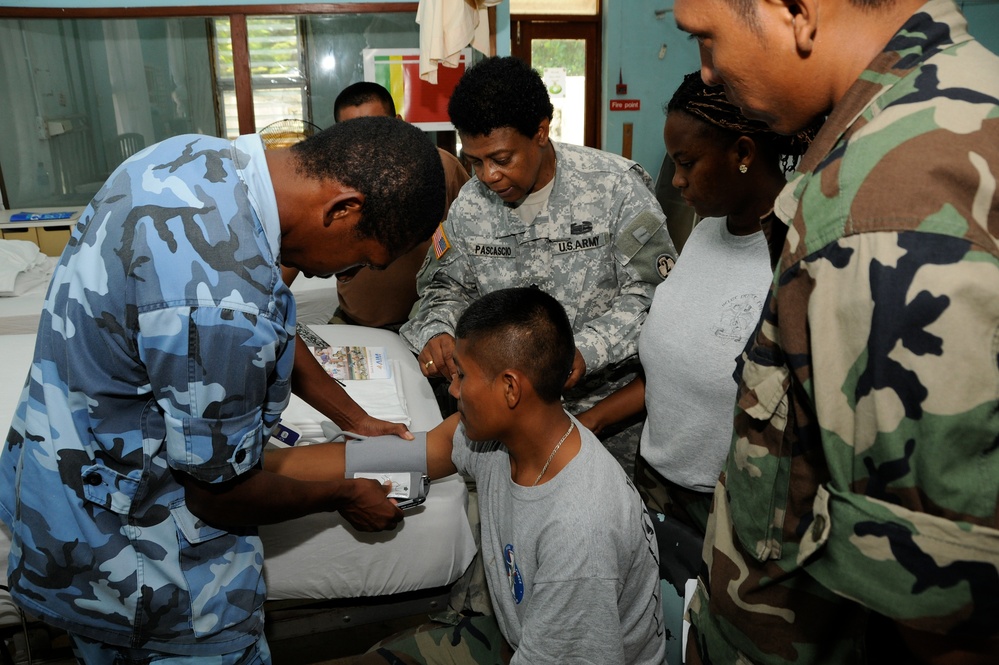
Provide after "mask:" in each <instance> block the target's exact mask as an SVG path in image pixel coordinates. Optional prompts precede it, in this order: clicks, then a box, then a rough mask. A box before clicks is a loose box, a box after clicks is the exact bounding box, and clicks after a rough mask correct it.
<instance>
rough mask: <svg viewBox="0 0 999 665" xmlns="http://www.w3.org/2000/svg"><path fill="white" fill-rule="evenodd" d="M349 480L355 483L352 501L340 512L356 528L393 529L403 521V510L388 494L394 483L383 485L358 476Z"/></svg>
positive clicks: (366, 529) (371, 529) (370, 529)
mask: <svg viewBox="0 0 999 665" xmlns="http://www.w3.org/2000/svg"><path fill="white" fill-rule="evenodd" d="M348 482H349V483H351V484H352V485H353V492H352V493H351V494H352V495H351V498H350V501H349V502H348V503H347V505H346V506H344V507H343V508H341V509H340V510H339V511H338V512H339V513H340V514H341V515H342V516H343V518H344V519H345V520H347V521H348V522H350V525H351V526H353V527H354V528H355V529H357V530H358V531H384V530H386V529H388V530H392V529H394V528H395V527H396V526H397V525H398V524H399V522H401V521H402V510H401V509H400V508H399V506H397V505H396V502H395V500H394V499H389V498H388V496H387V495H388V493H389V492H391V491H392V483H385V484H384V485H382V484H380V483H379V482H378V481H377V480H371V479H369V478H357V479H355V480H350V481H348Z"/></svg>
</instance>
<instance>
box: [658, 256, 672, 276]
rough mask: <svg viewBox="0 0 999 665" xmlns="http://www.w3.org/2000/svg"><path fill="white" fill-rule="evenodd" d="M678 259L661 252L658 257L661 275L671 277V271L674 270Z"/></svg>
mask: <svg viewBox="0 0 999 665" xmlns="http://www.w3.org/2000/svg"><path fill="white" fill-rule="evenodd" d="M675 264H676V261H674V260H673V257H672V256H670V255H669V254H660V255H659V256H658V257H656V270H657V271H658V272H659V276H660V277H662V278H663V279H666V278H667V277H669V273H670V271H671V270H673V266H674V265H675Z"/></svg>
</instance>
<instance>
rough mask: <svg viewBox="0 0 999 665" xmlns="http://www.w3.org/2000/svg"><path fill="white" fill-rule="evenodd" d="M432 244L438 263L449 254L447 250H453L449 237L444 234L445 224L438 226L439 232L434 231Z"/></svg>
mask: <svg viewBox="0 0 999 665" xmlns="http://www.w3.org/2000/svg"><path fill="white" fill-rule="evenodd" d="M430 244H431V246H432V247H433V248H434V256H436V257H437V260H438V261H440V260H441V257H442V256H444V255H445V254H447V250H449V249H451V243H450V242H448V239H447V236H446V235H445V234H444V224H438V225H437V230H436V231H434V235H433V237H432V238H431V243H430Z"/></svg>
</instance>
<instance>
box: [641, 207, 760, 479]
mask: <svg viewBox="0 0 999 665" xmlns="http://www.w3.org/2000/svg"><path fill="white" fill-rule="evenodd" d="M772 275H773V273H772V271H771V270H770V257H769V254H768V253H767V241H766V238H765V237H764V236H763V232H762V231H757V232H756V233H753V234H751V235H748V236H735V235H732V234H731V233H729V231H728V229H727V228H726V225H725V220H724V219H719V218H708V219H705V220H702V221H701V222H700V223H699V224H698V225H697V226H695V227H694V230H693V232H692V233H691V234H690V238H688V239H687V244H686V245H684V247H683V254H682V255H681V257H680V260H679V261H677V263H676V266H675V267H674V268H673V271H672V272H671V273H670V276H669V279H667V280H666V281H665V282H663V283H662V284H660V285H659V286H658V287H656V293H655V296H654V297H653V299H652V307H651V308H650V310H649V316H648V318H647V319H646V321H645V325H644V326H643V327H642V333H641V336H640V337H639V341H638V353H639V358H641V361H642V367H643V368H644V369H645V406H646V410H647V412H648V417H647V419H646V421H645V429H644V430H643V431H642V441H641V448H640V450H641V455H642V457H643V458H645V460H646V461H647V462H648V463H649V464H650V465H652V467H653V468H655V469H656V470H657V471H658V472H659V473H661V474H662V475H663V476H665V477H666V478H667V479H669V480H671V481H673V482H674V483H677V484H678V485H681V486H683V487H686V488H688V489H692V490H697V491H701V492H710V491H712V490H713V489H714V486H715V483H716V482H717V481H718V474H719V473H721V469H722V465H723V464H724V463H725V456H726V455H727V454H728V449H729V446H730V444H731V443H732V417H733V411H734V409H735V393H736V385H735V379H733V378H732V372H734V371H735V361H736V358H737V357H738V356H739V354H740V353H742V350H743V348H744V347H745V345H746V340H747V339H748V338H749V336H750V335H751V334H752V332H753V331H754V330H755V329H756V324H757V322H758V321H759V318H760V311H761V309H762V308H763V301H764V300H765V299H766V295H767V291H768V290H769V288H770V282H771V280H772Z"/></svg>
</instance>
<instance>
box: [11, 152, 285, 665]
mask: <svg viewBox="0 0 999 665" xmlns="http://www.w3.org/2000/svg"><path fill="white" fill-rule="evenodd" d="M279 238H280V229H279V223H278V217H277V203H276V201H275V198H274V192H273V189H272V186H271V182H270V175H269V172H268V169H267V164H266V161H265V158H264V153H263V147H262V144H261V142H260V139H259V137H257V136H253V135H251V136H244V137H240V138H239V139H237V140H235V141H228V140H225V139H217V138H211V137H204V136H193V135H188V136H178V137H174V138H171V139H168V140H166V141H163V142H162V143H158V144H156V145H153V146H151V147H149V148H147V149H145V150H143V151H142V152H140V153H138V154H137V155H135V156H134V157H133V158H131V159H130V160H128V161H126V162H125V163H124V164H122V165H121V166H120V167H119V168H118V169H117V170H116V171H114V172H113V173H112V174H111V176H110V178H109V179H108V181H107V183H106V184H105V185H104V187H103V188H102V189H101V190H100V191H99V192H98V193H97V195H96V196H95V198H94V200H93V201H92V202H91V204H90V206H88V208H87V209H86V210H85V211H84V213H83V215H82V216H81V218H80V223H79V224H78V225H77V227H76V229H75V231H74V233H73V236H72V238H71V240H70V242H69V244H68V246H67V248H66V250H65V252H64V253H63V255H62V258H61V260H60V262H59V265H58V267H57V268H56V270H55V273H54V275H53V277H52V284H51V286H50V288H49V293H48V296H47V297H46V300H45V304H44V311H43V312H42V319H41V323H40V325H39V330H38V340H37V344H36V347H35V356H34V361H33V364H32V366H31V371H30V375H29V377H28V379H27V381H26V384H25V388H24V391H23V393H22V395H21V400H20V403H19V405H18V407H17V411H16V414H15V417H14V422H13V424H12V426H11V429H10V433H9V434H8V436H7V441H6V446H4V449H3V452H2V456H0V517H2V519H3V520H4V522H6V523H7V524H8V525H9V526H10V528H11V531H12V532H13V545H12V548H11V555H10V587H11V593H12V595H13V596H14V598H15V600H16V601H17V602H18V603H19V604H20V605H21V606H22V607H23V608H25V609H26V610H27V611H29V612H30V613H32V614H35V615H37V616H40V617H43V618H44V619H45V620H46V621H48V622H50V623H52V624H54V625H57V626H60V627H62V628H64V629H66V630H69V631H71V632H75V633H79V634H83V635H86V636H89V637H91V638H95V639H99V640H101V641H104V642H108V643H112V644H118V645H122V646H132V647H144V648H149V649H156V650H160V651H164V652H171V653H179V654H192V655H201V654H218V653H224V652H226V651H232V650H237V649H241V648H244V647H245V646H247V645H249V644H251V643H253V642H254V641H256V639H257V638H258V637H259V635H260V632H261V630H262V624H263V617H262V612H261V605H262V603H263V601H264V597H265V594H264V584H263V579H262V576H261V568H262V565H263V551H262V549H261V544H260V540H259V539H258V537H257V535H256V532H255V530H252V529H246V530H242V531H240V532H239V533H231V532H227V531H224V530H221V529H217V528H213V527H209V526H207V525H206V524H204V523H202V522H200V521H199V520H198V519H197V518H196V517H194V516H193V515H192V514H191V513H190V512H189V511H188V509H187V507H186V505H185V500H184V491H183V489H182V488H181V486H180V485H179V484H178V483H177V481H176V479H175V477H174V475H173V472H174V471H181V472H184V473H187V474H190V475H191V476H193V477H195V478H197V479H199V480H202V481H205V482H211V483H217V482H224V481H227V480H230V479H232V478H234V477H236V476H238V475H239V474H241V473H244V472H246V471H247V470H249V469H251V468H253V467H254V466H255V465H257V464H258V463H259V461H260V457H261V451H262V447H263V442H264V441H265V440H266V438H267V437H268V436H269V433H270V430H271V428H272V427H273V425H274V424H275V422H276V421H277V419H278V416H279V414H280V412H281V410H282V409H283V408H284V406H285V405H286V404H287V401H288V398H289V395H290V374H291V368H292V360H293V351H294V344H289V343H288V342H289V340H292V339H293V337H294V332H295V305H294V299H293V297H292V295H291V292H290V290H289V289H288V287H287V286H285V285H284V283H283V282H282V281H281V274H280V270H279V265H278V263H279V260H278V259H279V257H278V250H279Z"/></svg>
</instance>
